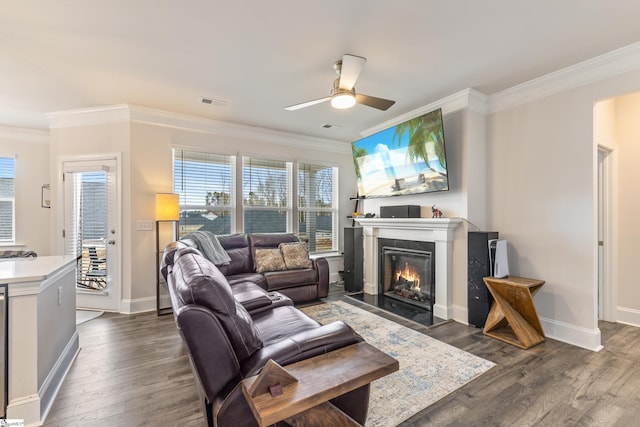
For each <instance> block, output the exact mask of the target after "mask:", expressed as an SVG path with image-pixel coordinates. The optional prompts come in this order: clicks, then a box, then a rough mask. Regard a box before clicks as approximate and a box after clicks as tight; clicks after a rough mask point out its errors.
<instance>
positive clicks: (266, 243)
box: [180, 233, 329, 304]
mask: <svg viewBox="0 0 640 427" xmlns="http://www.w3.org/2000/svg"><path fill="white" fill-rule="evenodd" d="M216 238H217V239H218V241H219V242H220V244H221V245H222V247H223V248H224V250H225V251H226V252H227V254H228V255H229V257H230V258H231V261H230V262H229V263H228V264H226V265H218V266H217V267H218V269H219V270H220V271H221V272H222V274H224V275H225V277H226V278H227V280H228V281H229V284H231V285H234V284H236V283H242V282H252V283H255V284H256V285H258V286H260V287H261V288H263V289H265V290H267V291H278V292H280V293H282V294H284V295H286V296H288V297H289V298H291V299H292V300H293V302H294V303H296V304H297V303H302V302H309V301H313V300H316V299H318V298H324V297H326V296H327V294H328V293H329V264H328V262H327V260H326V259H325V258H316V259H314V260H311V266H310V267H309V268H296V269H290V270H281V271H269V272H264V273H258V271H259V269H258V268H257V265H256V259H255V255H256V250H261V249H277V248H278V246H279V245H280V244H281V243H283V244H287V243H297V242H300V240H299V239H298V237H297V236H296V235H294V234H290V233H253V234H246V233H237V234H227V235H218V236H216ZM180 242H181V243H183V244H185V245H187V246H192V247H197V244H196V243H195V242H194V241H191V240H188V239H187V240H181V241H180ZM198 249H200V248H198Z"/></svg>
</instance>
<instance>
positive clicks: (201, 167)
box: [173, 149, 235, 235]
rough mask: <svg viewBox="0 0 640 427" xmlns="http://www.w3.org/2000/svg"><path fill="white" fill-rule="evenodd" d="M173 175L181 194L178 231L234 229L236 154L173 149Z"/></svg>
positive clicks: (174, 182)
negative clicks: (227, 154) (228, 154)
mask: <svg viewBox="0 0 640 427" xmlns="http://www.w3.org/2000/svg"><path fill="white" fill-rule="evenodd" d="M173 178H174V179H173V186H174V193H176V194H178V195H179V197H180V235H185V234H188V233H191V232H193V231H196V230H201V231H210V232H212V233H214V234H228V233H231V232H232V230H234V229H235V227H234V218H235V191H234V190H235V156H226V155H220V154H211V153H203V152H195V151H186V150H179V149H175V150H174V161H173Z"/></svg>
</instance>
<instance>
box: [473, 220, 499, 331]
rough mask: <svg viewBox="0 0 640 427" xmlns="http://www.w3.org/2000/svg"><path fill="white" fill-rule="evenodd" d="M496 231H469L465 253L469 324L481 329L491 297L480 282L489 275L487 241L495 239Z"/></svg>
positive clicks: (487, 312)
mask: <svg viewBox="0 0 640 427" xmlns="http://www.w3.org/2000/svg"><path fill="white" fill-rule="evenodd" d="M497 238H498V232H497V231H470V232H469V235H468V252H467V302H468V314H469V324H470V325H473V326H475V327H476V328H483V327H484V323H485V322H486V321H487V316H488V315H489V310H490V309H491V303H492V302H493V297H492V296H491V293H490V292H489V290H488V289H487V286H486V285H485V284H484V281H483V280H482V279H483V278H484V277H487V276H489V274H490V271H491V269H490V264H489V263H490V261H489V240H491V239H497Z"/></svg>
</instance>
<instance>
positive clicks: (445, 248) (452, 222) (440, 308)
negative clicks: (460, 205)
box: [356, 218, 462, 321]
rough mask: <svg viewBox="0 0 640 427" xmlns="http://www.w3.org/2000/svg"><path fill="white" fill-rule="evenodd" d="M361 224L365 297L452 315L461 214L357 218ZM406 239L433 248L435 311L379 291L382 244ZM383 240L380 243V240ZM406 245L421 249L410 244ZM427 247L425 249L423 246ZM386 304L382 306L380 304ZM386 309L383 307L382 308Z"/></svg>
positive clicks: (441, 315)
mask: <svg viewBox="0 0 640 427" xmlns="http://www.w3.org/2000/svg"><path fill="white" fill-rule="evenodd" d="M356 221H357V222H358V223H359V224H360V225H361V226H362V235H363V240H364V284H363V291H364V295H365V298H367V299H370V300H376V299H377V300H378V304H382V303H380V302H379V300H384V301H385V302H386V301H393V303H394V304H396V305H402V306H407V307H412V308H415V309H416V310H417V311H424V312H426V313H429V314H432V316H431V317H433V318H434V321H435V319H441V320H449V319H453V314H454V310H453V244H454V240H455V235H454V232H455V229H456V227H458V226H459V225H460V224H461V223H462V220H461V219H458V218H357V219H356ZM400 239H403V241H404V242H407V241H408V242H413V243H418V244H421V243H427V244H429V245H430V249H429V248H428V249H426V250H429V251H431V263H432V269H431V274H432V275H434V277H435V280H434V283H435V296H432V298H433V299H434V300H435V301H434V304H433V312H428V311H426V310H424V309H421V308H419V307H417V306H415V305H413V304H408V303H404V302H401V301H399V300H397V299H395V298H388V297H385V296H384V295H380V289H379V283H380V276H379V272H380V271H379V268H380V248H381V247H382V246H397V245H394V244H389V243H388V241H389V240H391V241H394V240H400ZM381 240H382V241H387V242H383V243H382V244H380V245H379V242H380V241H381ZM406 249H416V250H421V248H420V247H414V246H413V245H412V244H409V247H406ZM422 250H424V249H422ZM381 308H383V307H381ZM383 309H384V308H383Z"/></svg>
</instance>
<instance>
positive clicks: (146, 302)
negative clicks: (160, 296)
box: [120, 295, 156, 314]
mask: <svg viewBox="0 0 640 427" xmlns="http://www.w3.org/2000/svg"><path fill="white" fill-rule="evenodd" d="M155 309H156V297H155V295H154V296H152V297H145V298H136V299H123V300H122V303H121V304H120V313H122V314H136V313H144V312H145V311H153V310H155Z"/></svg>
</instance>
